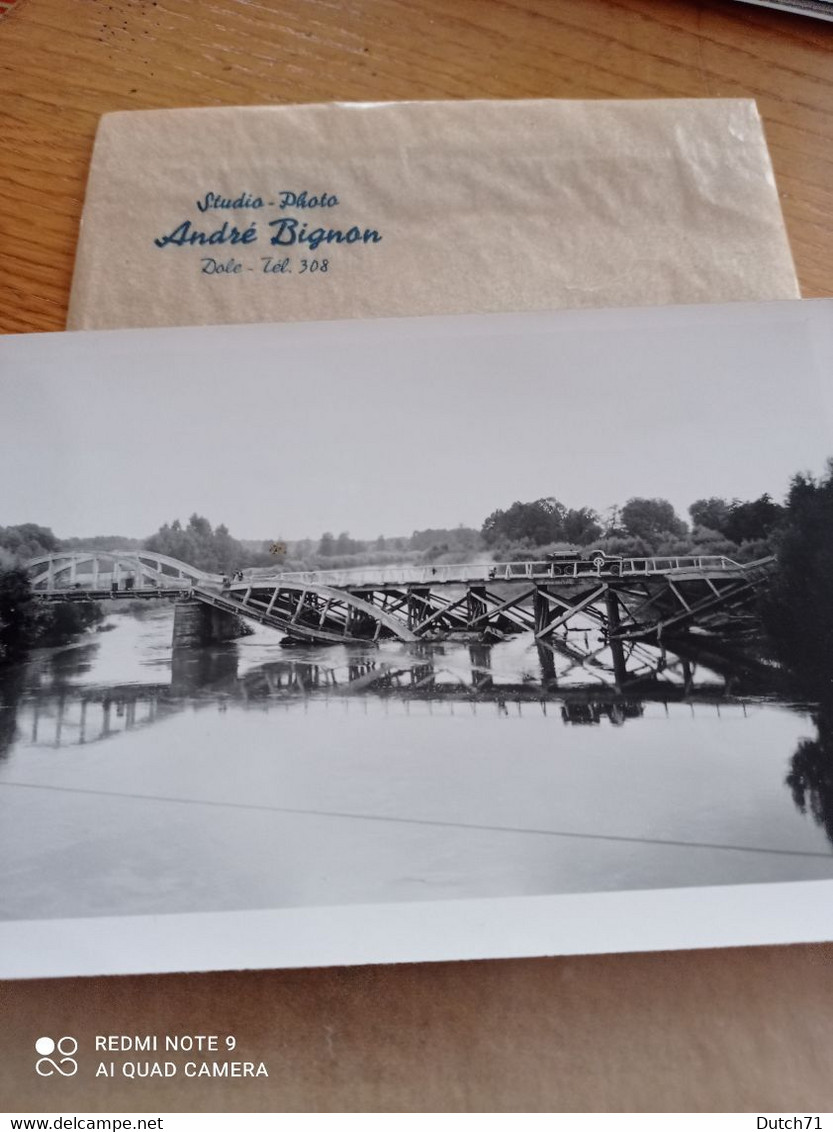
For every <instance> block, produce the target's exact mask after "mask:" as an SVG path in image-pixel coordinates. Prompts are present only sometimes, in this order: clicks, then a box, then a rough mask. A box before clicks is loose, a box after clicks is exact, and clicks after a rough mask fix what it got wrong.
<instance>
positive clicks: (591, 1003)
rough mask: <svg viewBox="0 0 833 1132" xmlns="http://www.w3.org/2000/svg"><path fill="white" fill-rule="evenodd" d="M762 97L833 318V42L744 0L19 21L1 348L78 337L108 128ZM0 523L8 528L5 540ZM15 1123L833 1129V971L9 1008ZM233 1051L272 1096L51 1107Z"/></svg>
mask: <svg viewBox="0 0 833 1132" xmlns="http://www.w3.org/2000/svg"><path fill="white" fill-rule="evenodd" d="M674 96H685V97H716V96H743V97H749V96H751V97H754V98H756V99H757V101H758V105H759V107H760V111H761V114H762V117H763V120H764V124H765V128H766V133H767V137H768V140H769V144H770V148H771V151H772V158H773V163H774V166H775V173H776V178H777V182H778V186H779V190H780V193H781V200H782V202H783V208H784V213H785V216H786V222H787V229H788V232H789V236H790V240H791V243H792V248H793V252H794V256H795V259H796V263H797V267H798V275H799V279H800V282H801V286H802V290H803V293H804V294H805V295H806V296H821V295H831V294H833V266H831V262H832V261H833V254H831V253H833V150H832V149H831V144H830V143H831V136H833V24H824V23H820V22H817V21H814V20H808V19H802V18H799V17H793V16H785V15H782V14H779V13H776V12H773V11H771V10H767V9H762V8H755V7H749V6H747V5H743V4H735V3H731V2H729V0H725V2H720V0H703V2H695V0H691V2H686V0H656V2H652V0H586V2H582V3H579V2H576V0H419V2H417V3H414V2H410V0H344V2H342V3H335V2H334V0H109V2H108V0H20V3H19V4H18V5H17V6H16V7H15V8H13V9H12V11H11V13H10V14H9V15H7V16H5V17H3V18H2V19H0V329H2V330H3V331H4V332H10V331H48V330H60V329H62V328H63V326H64V319H65V315H66V309H67V299H68V294H69V286H70V278H71V272H72V264H73V256H74V249H75V243H76V237H77V232H78V222H79V218H80V214H81V206H82V201H83V196H84V184H85V178H86V174H87V167H88V162H89V157H90V152H91V148H92V143H93V136H94V132H95V128H96V123H97V120H98V117H99V115H100V114H102V113H104V112H106V111H111V110H131V109H145V108H155V107H168V106H216V105H236V104H237V105H241V104H260V103H283V102H312V101H316V102H318V101H329V100H334V99H338V100H342V101H349V100H358V101H365V100H388V99H442V98H451V99H459V98H473V97H477V98H616V97H622V98H656V97H674ZM2 521H3V515H2V513H0V522H2ZM0 1002H2V1020H3V1026H2V1035H0V1048H2V1057H0V1098H2V1099H0V1107H2V1101H5V1102H6V1104H7V1105H8V1106H10V1107H14V1108H20V1109H25V1110H39V1109H44V1110H45V1109H49V1110H51V1111H57V1110H58V1109H60V1110H61V1111H73V1110H75V1111H83V1112H90V1111H107V1110H108V1109H111V1110H114V1111H131V1110H137V1109H141V1110H152V1109H154V1108H159V1109H162V1110H165V1109H167V1110H173V1111H176V1110H185V1111H189V1110H199V1109H203V1110H209V1111H210V1110H214V1109H229V1110H234V1109H240V1110H264V1111H269V1110H299V1109H319V1110H343V1109H362V1108H365V1109H368V1110H371V1111H375V1110H384V1111H391V1110H399V1109H402V1110H406V1111H408V1110H413V1109H417V1110H435V1111H445V1110H478V1111H490V1110H507V1109H516V1110H551V1111H564V1110H587V1109H589V1110H593V1109H599V1110H603V1109H621V1110H628V1109H636V1110H640V1109H641V1110H663V1109H671V1110H677V1109H682V1110H703V1111H713V1110H716V1109H724V1110H744V1111H750V1110H756V1109H757V1110H770V1111H771V1110H789V1111H791V1112H792V1111H796V1112H802V1113H810V1112H813V1111H817V1110H820V1109H821V1110H830V1109H833V1074H832V1073H831V1071H830V1049H831V1047H832V1046H833V946H828V945H825V946H817V947H792V948H780V949H779V948H760V949H739V950H730V951H725V952H708V953H705V952H704V953H697V952H690V953H678V954H673V955H641V956H613V957H596V958H589V957H585V958H580V957H579V958H572V959H547V960H535V961H512V962H492V963H466V964H432V965H426V966H422V967H413V966H411V967H395V968H362V969H356V970H352V971H319V972H316V971H310V972H288V973H286V972H260V973H254V974H214V975H190V976H167V977H164V978H132V979H107V980H59V981H57V982H48V981H44V982H33V983H16V984H10V983H7V984H5V985H2V986H0ZM229 1028H231V1029H232V1030H234V1031H236V1032H237V1034H238V1036H239V1037H240V1039H241V1043H242V1044H245V1046H246V1047H247V1049H248V1056H257V1057H263V1058H264V1059H265V1060H267V1061H268V1062H269V1063H270V1067H271V1069H270V1077H269V1079H268V1081H262V1080H259V1081H256V1082H252V1081H240V1082H219V1083H213V1084H210V1085H209V1086H207V1087H204V1088H199V1087H197V1086H195V1085H192V1086H189V1087H187V1088H186V1087H185V1086H184V1085H183V1084H182V1083H179V1084H178V1085H177V1086H176V1087H174V1086H173V1085H168V1084H167V1083H165V1082H162V1083H158V1084H153V1083H151V1082H146V1083H144V1084H143V1086H142V1088H141V1090H138V1089H137V1088H136V1087H135V1083H134V1086H133V1087H131V1088H126V1086H125V1084H124V1083H118V1082H110V1083H107V1082H104V1081H101V1082H96V1086H95V1088H93V1087H90V1086H89V1083H87V1084H86V1085H84V1084H83V1083H81V1082H79V1081H78V1080H76V1081H75V1083H73V1081H71V1080H70V1081H62V1082H60V1083H54V1085H53V1086H52V1087H51V1090H50V1092H49V1094H48V1096H47V1094H46V1092H45V1091H44V1084H43V1081H41V1080H40V1079H37V1078H35V1076H34V1074H33V1072H32V1059H31V1057H30V1055H29V1049H30V1045H31V1042H32V1041H34V1039H35V1037H36V1036H38V1034H39V1033H53V1032H55V1033H57V1032H69V1033H73V1032H76V1033H80V1034H82V1035H83V1034H86V1035H91V1034H92V1033H144V1032H153V1031H154V1030H155V1031H156V1032H159V1033H161V1032H164V1031H165V1030H167V1031H169V1032H183V1031H185V1030H187V1029H192V1030H194V1031H197V1032H228V1030H229Z"/></svg>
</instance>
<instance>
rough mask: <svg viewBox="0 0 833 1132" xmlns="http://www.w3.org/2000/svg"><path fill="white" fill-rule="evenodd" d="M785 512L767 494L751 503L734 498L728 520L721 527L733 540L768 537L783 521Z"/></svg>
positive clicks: (739, 541) (742, 540)
mask: <svg viewBox="0 0 833 1132" xmlns="http://www.w3.org/2000/svg"><path fill="white" fill-rule="evenodd" d="M784 514H785V512H784V508H783V507H782V506H781V505H780V504H778V503H773V501H772V499H771V498H770V496H769V495H767V494H764V495H762V496H761V497H760V498H759V499H753V500H752V501H751V502H749V503H742V502H741V501H740V500H739V499H734V500H732V502H731V503H730V504H729V513H728V515H727V517H726V522H725V524H724V526H723V527H721V528H719V529H720V530H722V531H723V533H724V534H725V535H726V537H727V538H730V539H731V540H732V542H737V543H741V542H746V541H751V540H753V539H767V538H769V537H770V535H771V534H772V533H773V531H774V530H775V529H776V527H778V526H779V524H780V523H781V522H782V521H783V519H784Z"/></svg>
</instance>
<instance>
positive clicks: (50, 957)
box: [0, 880, 833, 979]
mask: <svg viewBox="0 0 833 1132" xmlns="http://www.w3.org/2000/svg"><path fill="white" fill-rule="evenodd" d="M830 939H833V880H821V881H788V882H783V883H782V882H778V883H772V884H769V883H761V884H746V885H718V886H711V887H701V888H697V887H692V888H676V889H645V890H639V891H623V892H603V893H580V894H569V895H563V896H516V897H499V898H490V899H482V900H442V901H430V902H414V903H397V904H354V905H343V906H338V907H318V908H282V909H276V910H273V909H262V910H256V911H243V912H194V913H187V914H177V915H165V916H106V917H92V918H89V919H60V920H18V921H12V922H8V923H2V924H0V978H2V979H32V978H65V977H70V976H92V975H134V974H170V973H173V972H179V971H189V972H199V971H223V970H263V969H276V968H302V967H342V966H357V965H362V964H371V963H372V964H379V963H381V964H385V963H391V964H392V963H436V962H445V961H451V960H475V959H522V958H536V957H544V956H551V955H600V954H610V953H616V952H631V951H683V950H690V949H700V948H713V947H745V946H751V945H764V944H769V945H776V944H792V943H820V942H823V941H826V940H830Z"/></svg>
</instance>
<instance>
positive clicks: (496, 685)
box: [0, 645, 745, 753]
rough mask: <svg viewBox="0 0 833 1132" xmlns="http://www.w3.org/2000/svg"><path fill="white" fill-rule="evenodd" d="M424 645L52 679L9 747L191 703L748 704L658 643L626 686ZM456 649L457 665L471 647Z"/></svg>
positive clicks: (607, 708) (67, 741)
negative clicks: (509, 673)
mask: <svg viewBox="0 0 833 1132" xmlns="http://www.w3.org/2000/svg"><path fill="white" fill-rule="evenodd" d="M420 652H421V655H418V656H411V657H405V658H404V659H403V658H394V659H382V658H381V657H380V655H379V654H378V653H376V652H372V653H364V654H362V655H360V656H357V657H356V658H355V659H348V661H347V662H346V663H344V664H342V665H332V664H325V663H321V662H319V661H318V660H313V661H308V660H301V659H296V658H293V659H286V660H278V661H272V662H270V663H267V664H262V665H259V666H258V667H255V668H252V669H250V670H249V671H247V672H245V673H244V674H242V675H238V671H237V665H238V655H237V650H236V649H235V648H234V646H230V647H225V648H214V649H204V650H197V651H195V650H183V651H182V652H180V653H179V654H178V655H177V654H175V655H174V659H173V664H172V673H171V680H170V682H167V683H153V684H122V685H113V686H106V685H99V684H95V685H80V684H72V683H67V682H65V681H61V680H60V679H58V680H55V681H51V680H44V681H43V683H42V685H41V686H40V687H39V688H35V689H31V688H29V689H27V690H24V689H23V687H21V688H20V689H19V694H18V697H17V698H16V700H15V703H14V704H11V703H9V704H7V705H4V706H6V707H7V709H14V710H15V712H16V716H17V720H16V725H15V727H14V728H12V729H9V728H6V729H5V731H4V735H5V740H6V741H5V743H4V742H3V739H2V737H0V748H2V747H3V746H5V747H8V746H9V745H10V743H11V741H12V740H13V738H14V737H15V734H17V735H18V736H21V737H22V738H23V739H24V742H26V743H27V744H28V745H32V746H44V747H50V748H57V747H64V746H71V745H84V744H89V743H94V742H97V741H101V740H105V739H108V738H111V737H113V736H114V735H117V734H118V733H120V732H130V731H133V730H136V729H140V728H144V727H150V726H153V725H154V724H156V723H158V722H162V721H163V720H165V719H167V718H169V717H171V716H173V715H175V714H176V713H178V712H180V711H182V710H185V709H186V708H189V709H197V710H199V709H200V708H209V707H213V708H215V709H219V710H226V709H227V708H228V707H229V706H231V705H236V706H240V707H242V708H244V709H245V708H251V709H255V710H259V711H270V710H281V709H284V710H285V709H289V708H291V707H292V705H294V704H297V703H299V702H301V701H309V700H318V701H321V702H334V701H336V700H342V701H343V702H344V703H345V705H347V704H349V702H350V701H351V700H352V699H360V698H362V697H373V698H375V699H377V700H386V701H392V702H396V703H397V704H399V705H404V710H407V705H408V703H411V702H424V703H427V704H428V706H429V710H431V705H445V708H446V710H451V711H453V710H454V709H455V707H460V706H465V707H467V709H468V710H470V711H472V712H474V713H477V712H478V711H481V712H482V711H493V712H496V713H498V714H504V715H507V714H510V712H511V713H512V714H519V715H520V714H523V713H524V712H525V711H529V710H532V711H536V712H543V713H544V714H553V715H554V718H556V719H560V720H561V721H562V722H563V723H565V724H571V725H598V724H602V723H609V724H611V725H614V726H621V725H622V724H624V723H625V722H627V721H628V720H630V719H636V718H639V717H640V716H641V715H642V714H643V711H644V705H645V704H646V703H651V702H653V703H658V704H662V705H665V708H666V710H667V709H668V705H670V704H673V703H687V704H689V705H690V710H691V712H692V713H693V714H696V713H700V712H704V711H706V712H710V713H715V712H717V713H719V712H720V710H721V705H724V706H725V705H726V704H727V703H734V704H737V705H739V708H740V710H742V711H745V701H744V699H743V698H736V697H734V696H732V695H731V694H730V692H729V690H728V687H727V683H726V681H725V679H721V678H720V677H719V676H718V675H716V674H715V673H714V672H713V671H711V670H704V669H702V667H700V666H698V664H697V663H696V662H694V661H691V660H685V659H683V658H682V657H678V656H676V655H672V654H669V653H667V652H665V653H662V652H660V651H659V650H656V656H655V657H654V664H653V667H652V668H651V667H650V666H649V665H648V662H647V658H645V657H643V658H641V663H640V666H639V668H635V669H633V670H632V678H631V680H630V681H629V682H628V684H627V685H626V686H624V687H622V686H617V685H616V684H615V683H613V682H612V681H611V682H610V683H605V682H599V681H596V682H588V681H586V680H580V681H578V682H575V683H573V684H571V685H567V686H559V685H558V684H557V683H554V682H552V681H550V680H547V678H546V676H545V675H544V674H543V672H542V674H541V675H538V676H535V675H532V674H526V675H524V677H523V678H522V679H518V678H517V676H513V677H511V678H507V677H506V676H504V675H502V674H501V673H500V672H496V671H494V670H493V668H492V663H491V662H492V657H491V653H492V649H491V648H489V647H488V646H482V645H476V646H471V647H470V648H469V650H468V660H469V664H468V671H463V670H461V669H460V667H459V666H458V665H455V664H454V663H449V658H448V657H447V656H446V654H445V652H444V650H443V648H442V647H437V646H433V647H430V646H423V647H422V648H421V650H420ZM452 653H453V659H454V660H456V659H457V658H458V657H459V655H460V653H461V650H459V649H456V648H455V649H453V650H452ZM463 655H464V654H463ZM600 670H601V666H600ZM610 675H611V676H612V675H613V674H612V673H610ZM0 753H2V750H0Z"/></svg>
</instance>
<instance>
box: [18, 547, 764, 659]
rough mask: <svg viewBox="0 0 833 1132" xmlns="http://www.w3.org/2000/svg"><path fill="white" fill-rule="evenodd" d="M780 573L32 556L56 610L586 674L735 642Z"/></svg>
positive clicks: (706, 567)
mask: <svg viewBox="0 0 833 1132" xmlns="http://www.w3.org/2000/svg"><path fill="white" fill-rule="evenodd" d="M773 565H774V562H773V559H772V558H766V559H761V560H759V561H757V562H753V563H747V564H740V563H737V562H734V561H732V560H731V559H729V558H725V557H722V556H691V557H677V558H660V557H654V558H631V559H616V560H613V559H609V560H604V559H601V558H599V559H597V560H596V562H595V563H591V562H574V563H568V564H566V565H565V564H563V563H561V564H554V563H548V562H521V563H517V562H515V563H499V564H492V563H477V564H473V565H449V566H426V567H416V568H414V567H396V568H384V569H374V568H367V569H364V570H359V571H349V570H348V571H317V572H308V573H303V574H291V573H284V574H264V573H258V572H257V571H250V572H249V573H248V575H247V576H246V577H244V578H243V579H242V580H231V579H229V578H223V577H221V576H219V575H214V574H208V573H205V572H203V571H199V570H196V569H194V568H193V567H190V566H188V565H186V564H185V563H182V562H178V561H176V560H175V559H172V558H168V557H166V556H165V555H159V554H154V553H151V552H147V551H111V552H94V551H77V552H72V553H69V552H63V553H59V554H56V555H49V556H43V557H41V558H38V559H34V560H33V561H32V562H30V563H29V564H28V569H29V575H30V579H31V584H32V588H33V591H34V593H35V594H36V596H38V597H40V598H42V599H44V600H64V601H66V600H70V601H90V600H101V599H103V598H125V597H131V598H133V597H135V598H139V597H146V598H157V597H162V598H163V597H178V598H180V599H182V600H188V601H194V602H199V603H202V604H203V605H204V606H210V607H213V608H215V609H218V610H220V611H221V612H224V613H229V614H234V615H236V616H240V617H243V618H246V619H248V620H249V621H255V622H259V623H260V624H263V625H267V626H269V627H270V628H273V629H276V630H278V631H279V632H282V633H284V634H286V635H288V636H289V637H291V638H294V639H297V640H305V641H309V642H317V643H321V644H343V643H349V642H368V641H380V640H385V639H396V640H399V641H403V642H416V641H420V640H424V641H426V640H427V641H432V640H442V639H447V638H455V637H456V638H458V639H459V638H461V639H469V640H477V639H482V640H487V641H488V640H492V641H494V640H498V639H501V638H503V637H506V636H511V635H513V634H517V633H531V634H533V635H534V638H535V640H536V642H537V643H538V644H539V645H540V646H541V647H543V648H546V649H551V650H554V651H556V652H559V653H561V654H563V655H567V656H572V657H574V658H575V659H576V660H577V661H579V662H581V663H584V662H586V661H587V659H588V658H592V656H593V655H594V652H595V653H598V652H601V651H602V650H603V649H605V648H607V647H609V646H610V645H611V644H613V643H619V644H622V645H629V646H632V645H634V644H635V643H636V642H639V641H650V642H655V643H661V642H662V640H663V639H664V638H668V637H669V636H680V635H683V636H684V635H686V634H687V633H688V632H689V631H690V630H691V629H693V628H695V627H696V628H697V629H698V630H701V631H706V632H712V633H725V632H726V631H735V630H737V629H738V628H742V627H744V626H745V625H750V624H752V623H753V622H754V603H755V599H756V596H757V593H758V592H759V591H760V589H761V588H762V587H763V586H765V585H766V584H767V582H768V579H769V576H770V574H771V571H772V568H773ZM594 634H595V635H594Z"/></svg>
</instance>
